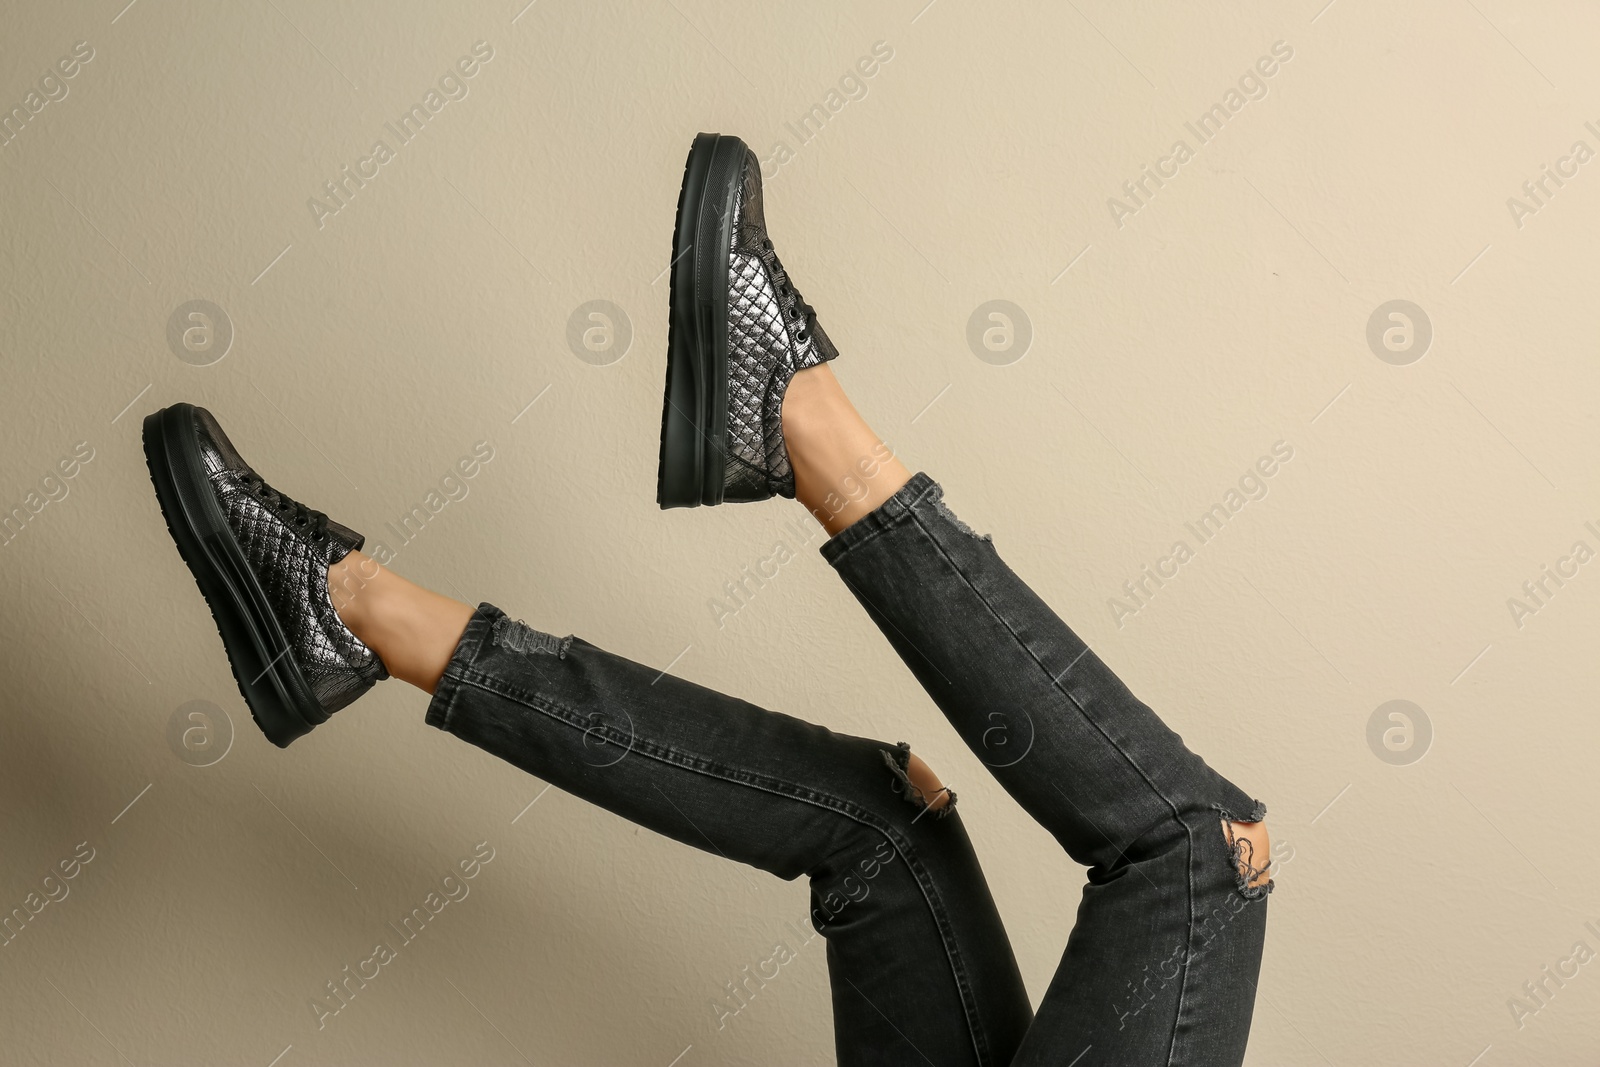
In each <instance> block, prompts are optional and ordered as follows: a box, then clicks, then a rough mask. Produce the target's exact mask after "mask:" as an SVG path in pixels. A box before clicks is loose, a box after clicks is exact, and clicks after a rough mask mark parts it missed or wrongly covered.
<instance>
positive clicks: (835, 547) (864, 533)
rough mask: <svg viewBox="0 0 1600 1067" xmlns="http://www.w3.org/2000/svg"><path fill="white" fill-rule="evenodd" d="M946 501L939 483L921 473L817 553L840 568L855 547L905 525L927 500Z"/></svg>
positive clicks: (838, 534)
mask: <svg viewBox="0 0 1600 1067" xmlns="http://www.w3.org/2000/svg"><path fill="white" fill-rule="evenodd" d="M943 499H944V490H943V489H941V488H940V487H939V483H938V482H936V481H934V480H933V479H932V478H930V477H928V475H927V474H925V473H923V472H922V471H918V472H917V473H916V474H913V475H912V476H911V480H910V481H909V482H907V483H906V484H905V485H902V486H901V487H900V488H899V489H896V490H895V492H894V495H893V496H891V497H890V498H889V499H888V500H885V501H884V502H883V503H881V504H879V505H878V506H877V507H875V508H873V509H872V510H871V511H869V512H868V513H867V514H865V515H863V516H862V517H861V518H859V519H857V520H856V521H855V522H853V523H851V524H850V525H849V526H847V527H845V528H844V529H843V530H840V531H839V532H838V533H836V534H834V535H833V536H832V537H830V538H829V539H828V540H826V541H824V542H823V543H822V547H821V548H820V549H819V550H818V551H820V552H821V553H822V558H823V559H825V560H827V561H828V562H829V563H830V564H834V565H837V563H838V561H839V560H840V559H841V558H842V557H843V556H844V554H845V553H846V552H849V551H850V550H851V549H852V548H855V547H856V546H857V545H861V544H865V543H866V542H868V541H870V540H872V539H873V538H874V537H876V536H878V535H879V534H880V533H883V532H884V531H885V530H888V529H891V528H893V527H894V526H896V525H898V524H900V523H902V522H904V521H905V520H906V518H907V517H908V516H909V515H910V514H911V509H912V508H914V507H916V506H917V505H918V504H920V503H922V502H923V501H924V500H931V501H938V500H943Z"/></svg>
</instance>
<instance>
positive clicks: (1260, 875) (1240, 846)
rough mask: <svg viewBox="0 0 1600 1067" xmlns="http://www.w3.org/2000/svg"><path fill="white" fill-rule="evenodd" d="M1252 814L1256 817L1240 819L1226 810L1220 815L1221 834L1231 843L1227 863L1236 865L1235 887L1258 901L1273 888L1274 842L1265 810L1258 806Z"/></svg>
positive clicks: (1246, 896) (1242, 893) (1244, 894)
mask: <svg viewBox="0 0 1600 1067" xmlns="http://www.w3.org/2000/svg"><path fill="white" fill-rule="evenodd" d="M1219 811H1220V809H1219ZM1252 814H1253V815H1255V816H1256V818H1254V819H1251V820H1240V819H1235V818H1234V817H1233V816H1232V815H1231V814H1230V813H1228V812H1226V811H1222V812H1221V816H1222V833H1223V837H1224V838H1225V839H1226V840H1227V842H1228V861H1229V862H1230V863H1232V864H1233V872H1234V878H1235V880H1236V883H1235V884H1236V885H1237V887H1238V889H1239V893H1240V894H1241V895H1242V896H1244V897H1245V898H1246V899H1248V900H1257V899H1259V898H1261V897H1264V896H1266V895H1267V894H1268V893H1270V892H1272V889H1273V881H1272V878H1271V876H1270V873H1269V870H1270V868H1271V866H1272V839H1271V838H1270V837H1268V835H1267V824H1266V823H1265V822H1262V821H1261V820H1262V818H1263V817H1265V815H1266V810H1265V809H1264V808H1262V807H1260V806H1259V805H1258V806H1257V810H1256V811H1255V812H1252Z"/></svg>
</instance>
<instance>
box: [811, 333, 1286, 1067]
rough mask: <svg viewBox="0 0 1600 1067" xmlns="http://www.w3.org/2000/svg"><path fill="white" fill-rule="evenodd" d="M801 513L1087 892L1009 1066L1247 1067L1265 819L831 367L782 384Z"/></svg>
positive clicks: (1261, 923) (1262, 907) (1261, 914)
mask: <svg viewBox="0 0 1600 1067" xmlns="http://www.w3.org/2000/svg"><path fill="white" fill-rule="evenodd" d="M783 431H784V437H785V439H786V441H787V443H788V449H789V459H790V462H791V464H792V465H793V468H794V471H795V489H796V496H797V497H798V498H799V499H800V501H801V502H802V503H804V504H805V505H806V506H807V508H808V509H810V510H811V512H812V514H813V515H815V516H816V517H817V519H818V521H820V522H822V523H823V525H824V526H825V527H826V528H827V529H828V531H829V532H830V533H832V534H834V535H835V536H834V537H833V539H832V540H830V541H829V542H827V543H826V544H825V545H824V546H823V550H822V551H823V555H824V556H825V557H826V558H827V559H828V561H829V562H830V563H832V564H833V566H834V567H835V568H836V569H837V570H838V572H839V575H840V577H842V578H843V579H844V581H845V583H846V584H847V585H848V586H849V587H850V589H851V591H852V592H853V593H854V594H855V596H856V598H857V599H858V600H859V601H860V602H861V604H862V605H863V606H864V607H865V608H866V609H867V612H868V614H869V615H870V616H871V617H872V619H873V621H874V622H876V623H877V624H878V626H879V628H880V629H881V630H882V631H883V633H884V636H885V637H887V638H888V639H889V641H890V643H891V644H893V645H894V647H895V649H896V651H898V652H899V653H900V656H901V658H902V659H904V661H905V663H906V665H907V666H908V667H910V669H911V671H912V673H914V674H915V675H916V676H917V679H918V680H919V681H920V682H921V683H922V685H923V687H924V688H925V689H926V690H927V691H928V694H929V695H930V696H931V697H932V698H933V700H934V702H935V703H936V704H937V705H938V706H939V708H940V710H942V711H943V712H944V714H945V716H946V717H947V718H948V719H949V720H950V722H951V724H952V725H954V726H955V728H956V730H957V731H958V732H959V733H960V734H961V736H962V737H963V739H965V741H966V742H967V744H968V746H970V747H971V748H972V750H973V751H974V752H975V753H977V755H978V757H979V758H980V759H982V760H983V762H984V763H985V764H986V765H987V766H988V767H989V769H990V770H991V772H992V773H993V774H994V776H995V777H996V779H998V780H999V781H1000V783H1001V784H1002V785H1003V786H1004V787H1005V788H1006V790H1007V791H1008V792H1010V793H1011V795H1012V796H1014V797H1015V798H1016V799H1017V800H1018V801H1019V802H1020V803H1021V804H1022V806H1023V807H1024V808H1026V809H1027V811H1028V812H1029V814H1031V815H1032V816H1033V817H1034V818H1035V819H1037V820H1038V821H1039V822H1040V824H1042V825H1043V826H1044V827H1045V828H1046V829H1048V830H1049V831H1050V832H1051V833H1052V834H1053V835H1055V837H1056V839H1057V840H1058V841H1060V842H1061V844H1062V846H1063V847H1064V848H1065V849H1066V850H1067V852H1068V853H1069V854H1070V855H1071V856H1072V857H1073V858H1074V859H1075V860H1077V861H1078V862H1080V863H1082V864H1084V865H1086V866H1087V867H1089V884H1088V886H1087V888H1086V889H1085V890H1084V894H1083V899H1082V901H1081V903H1080V905H1079V908H1078V922H1077V925H1076V926H1075V927H1074V929H1073V932H1072V936H1071V938H1070V940H1069V941H1068V944H1067V949H1066V953H1065V956H1064V957H1063V959H1062V963H1061V966H1060V968H1059V970H1058V971H1057V973H1056V976H1055V979H1054V981H1053V982H1052V983H1051V986H1050V990H1049V993H1048V994H1047V996H1046V997H1045V1000H1044V1002H1043V1003H1042V1004H1041V1006H1040V1009H1039V1013H1038V1018H1037V1020H1036V1021H1035V1023H1034V1026H1033V1029H1032V1030H1031V1031H1030V1032H1029V1035H1028V1038H1027V1040H1026V1042H1025V1043H1024V1048H1023V1050H1022V1052H1021V1053H1020V1054H1019V1056H1018V1058H1017V1061H1016V1062H1017V1063H1018V1064H1033V1063H1066V1062H1078V1061H1075V1060H1073V1057H1075V1056H1078V1055H1079V1054H1080V1053H1086V1055H1085V1056H1084V1058H1083V1060H1082V1061H1081V1062H1082V1063H1083V1064H1085V1065H1087V1064H1171V1065H1176V1064H1185V1065H1187V1064H1203V1065H1219V1064H1237V1063H1239V1062H1240V1061H1241V1060H1242V1059H1243V1056H1244V1048H1245V1042H1246V1038H1247V1037H1248V1035H1249V1030H1250V1017H1251V1011H1252V1007H1253V1004H1254V998H1255V982H1256V977H1257V973H1258V971H1259V967H1260V959H1261V950H1262V945H1263V938H1264V935H1265V929H1266V926H1265V924H1266V894H1267V892H1268V891H1269V890H1270V888H1271V883H1270V881H1269V880H1268V878H1267V875H1266V870H1265V869H1266V867H1267V862H1268V855H1269V848H1270V845H1269V843H1268V840H1267V836H1266V829H1265V826H1264V825H1263V824H1262V823H1261V820H1262V818H1263V817H1264V815H1265V808H1264V807H1263V806H1262V805H1261V804H1260V803H1259V802H1257V801H1255V800H1254V799H1252V798H1251V797H1250V796H1249V795H1248V794H1246V793H1244V792H1243V791H1241V790H1240V789H1239V788H1238V787H1236V786H1235V785H1233V784H1232V783H1231V782H1228V781H1227V780H1226V779H1224V778H1223V777H1222V776H1221V775H1219V774H1217V773H1216V772H1215V771H1213V770H1212V769H1211V768H1210V767H1208V766H1207V765H1206V764H1205V763H1204V762H1203V761H1202V760H1201V759H1200V758H1199V757H1198V756H1196V755H1195V754H1194V753H1192V752H1190V751H1189V750H1188V749H1187V748H1186V747H1184V744H1183V741H1182V739H1181V738H1179V737H1178V735H1177V734H1175V733H1173V732H1172V731H1171V730H1170V729H1168V728H1167V727H1166V726H1165V725H1164V724H1163V723H1162V722H1161V720H1160V719H1159V718H1158V717H1157V716H1156V714H1155V713H1154V712H1153V711H1151V710H1150V708H1148V707H1147V706H1145V705H1144V704H1143V703H1141V702H1140V701H1139V700H1138V699H1136V698H1135V697H1134V696H1133V694H1132V693H1130V692H1129V691H1128V689H1127V687H1126V686H1124V685H1123V684H1122V682H1121V681H1120V680H1118V678H1117V677H1116V675H1115V674H1113V673H1112V672H1111V670H1110V668H1108V667H1107V666H1106V665H1105V664H1104V663H1102V662H1101V661H1100V659H1099V657H1097V656H1096V655H1095V654H1094V653H1093V652H1092V651H1090V650H1089V648H1088V646H1086V645H1085V644H1084V642H1083V641H1082V640H1081V639H1079V638H1078V636H1077V635H1076V634H1074V633H1073V632H1072V630H1071V629H1069V628H1068V627H1067V625H1066V624H1065V623H1063V622H1062V621H1061V620H1060V619H1059V618H1058V617H1057V616H1056V615H1055V613H1054V612H1052V611H1051V610H1050V608H1049V607H1048V606H1046V605H1045V604H1044V602H1043V601H1041V600H1040V599H1039V598H1038V597H1037V596H1035V595H1034V593H1033V592H1032V590H1030V589H1029V588H1028V587H1027V585H1026V584H1025V583H1024V582H1023V581H1022V580H1021V579H1020V578H1018V577H1017V576H1016V575H1015V574H1014V573H1012V571H1011V570H1010V569H1009V568H1008V567H1007V566H1006V565H1005V563H1004V562H1002V561H1001V559H1000V557H999V555H998V554H997V553H996V551H995V548H994V545H993V544H992V543H991V542H990V540H989V539H988V538H987V537H980V536H978V535H977V534H975V533H973V531H972V530H971V529H969V528H968V527H967V526H966V525H965V524H963V523H962V522H961V521H960V520H959V519H957V518H956V517H955V515H954V514H953V513H952V512H951V511H950V510H949V508H948V507H946V506H945V504H944V503H943V500H942V493H941V491H940V488H939V486H938V485H937V484H935V483H934V482H933V481H932V480H931V479H929V478H928V476H927V475H925V474H919V475H916V476H915V477H912V476H911V475H910V473H909V472H908V471H907V470H906V468H905V467H904V466H902V465H901V464H900V462H899V461H898V460H896V459H894V458H893V457H892V456H891V455H889V453H888V450H887V449H886V448H885V447H884V446H883V445H882V443H881V442H880V441H879V439H878V437H877V436H876V435H875V434H874V433H872V431H871V430H870V428H868V427H867V425H866V424H865V423H864V422H863V421H862V420H861V418H860V416H859V415H857V414H856V412H855V409H854V408H853V407H851V405H850V403H849V401H848V400H847V399H846V398H845V396H844V393H843V391H842V390H841V389H840V388H839V387H838V383H837V382H836V381H835V380H834V379H833V376H832V373H831V371H829V369H828V368H827V366H826V364H824V365H822V366H819V367H815V368H812V369H809V370H802V371H800V372H799V373H798V374H796V375H795V377H794V380H793V381H792V382H791V383H790V386H789V393H788V396H787V398H786V400H785V404H784V408H783Z"/></svg>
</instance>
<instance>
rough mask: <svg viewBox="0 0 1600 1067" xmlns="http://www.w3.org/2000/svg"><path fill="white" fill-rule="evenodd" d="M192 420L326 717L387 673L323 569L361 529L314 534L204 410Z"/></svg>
mask: <svg viewBox="0 0 1600 1067" xmlns="http://www.w3.org/2000/svg"><path fill="white" fill-rule="evenodd" d="M195 421H196V426H195V432H196V434H197V437H198V440H199V444H200V454H201V456H202V458H203V459H204V460H205V464H206V471H207V474H208V476H209V478H210V481H211V487H212V490H213V491H214V492H215V493H216V497H217V502H218V503H219V504H220V505H221V506H222V513H223V515H224V516H225V517H226V519H227V522H228V527H229V529H231V530H232V531H233V535H234V538H235V539H236V540H237V541H238V542H239V545H240V547H241V548H242V549H243V550H244V555H245V559H246V561H247V562H248V563H249V566H250V570H251V572H252V573H253V574H254V575H255V577H256V580H257V581H258V582H259V583H260V584H261V588H262V591H263V592H265V594H266V596H267V599H268V601H269V602H270V603H271V605H272V610H273V614H274V615H275V616H276V618H277V620H278V624H279V625H280V626H282V627H283V632H284V635H285V637H286V638H287V639H288V641H289V648H288V650H287V653H286V657H292V658H293V660H294V663H295V664H296V665H297V666H298V667H299V668H300V671H301V672H302V673H303V675H304V676H305V678H306V681H307V682H308V683H309V684H310V686H311V691H312V692H313V693H314V694H315V695H316V697H317V699H318V701H320V702H321V704H322V708H323V710H324V711H326V712H327V713H329V714H330V715H331V714H332V713H333V712H335V711H338V710H339V709H340V708H343V707H345V706H346V705H348V704H349V703H351V702H352V701H354V700H355V699H356V698H357V697H359V696H361V695H362V694H363V693H365V692H366V691H367V690H368V689H370V688H372V686H373V684H374V683H375V682H378V681H381V680H382V679H384V678H386V677H388V672H387V671H386V670H384V667H383V663H382V661H381V660H379V659H378V656H377V654H376V653H374V652H373V651H372V650H371V649H370V648H368V647H367V646H366V645H365V644H363V643H362V642H361V640H360V638H358V637H356V635H355V634H353V633H351V632H350V630H349V629H348V628H347V627H346V626H345V625H344V623H343V621H342V620H340V618H339V616H338V614H337V613H336V612H335V611H334V610H333V603H332V601H331V600H329V598H328V567H329V566H330V565H331V564H334V563H337V562H338V561H339V560H341V559H343V558H344V557H345V555H346V554H347V553H348V552H350V551H351V550H352V549H356V548H360V547H361V544H362V538H361V535H360V534H358V533H356V532H355V531H354V530H351V529H349V528H348V527H344V526H340V525H339V524H338V523H334V522H328V523H327V527H326V532H325V533H322V534H321V535H320V536H319V535H318V530H319V526H320V524H318V523H308V524H307V525H306V526H305V527H303V528H302V527H300V526H297V525H296V524H295V522H294V520H293V518H292V517H291V516H292V513H293V511H294V508H295V505H294V502H293V501H288V503H287V506H286V505H285V504H284V503H283V502H282V500H281V499H279V495H278V494H276V492H275V491H274V490H272V488H271V487H270V486H268V485H265V483H263V482H261V480H260V476H259V475H258V474H256V472H255V471H254V470H252V469H251V467H250V465H249V464H248V463H246V462H245V461H244V460H243V458H241V457H240V455H239V453H238V451H237V450H236V449H235V448H234V447H233V443H232V442H231V441H229V440H228V437H227V435H226V434H224V433H223V432H222V427H221V426H220V425H218V424H217V421H216V419H215V418H213V417H212V416H211V413H210V412H207V411H204V410H203V409H200V410H197V412H196V415H195ZM283 499H286V498H283ZM269 500H272V501H274V503H275V505H276V506H274V505H273V504H269V502H268V501H269ZM286 511H287V512H288V513H289V514H285V512H286Z"/></svg>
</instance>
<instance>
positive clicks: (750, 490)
mask: <svg viewBox="0 0 1600 1067" xmlns="http://www.w3.org/2000/svg"><path fill="white" fill-rule="evenodd" d="M733 223H734V224H733V242H732V246H731V247H730V248H729V249H728V432H727V437H726V439H725V440H726V448H727V463H726V469H725V471H724V477H723V487H724V489H723V499H725V500H729V501H737V500H764V499H766V498H767V497H770V496H772V495H773V494H774V493H776V494H778V495H780V496H786V497H793V496H794V471H793V469H792V468H791V467H790V465H789V453H788V450H787V449H786V448H785V447H784V443H783V417H782V416H783V395H784V392H785V391H786V390H787V389H788V386H789V380H790V379H791V378H793V377H794V375H795V373H796V372H797V371H800V370H804V369H805V368H807V367H814V366H816V365H817V364H818V363H822V362H824V361H826V360H830V359H833V358H834V357H835V356H837V355H838V354H839V353H838V350H837V349H835V348H834V347H833V343H832V342H831V341H829V340H828V336H827V334H825V333H823V332H822V328H821V327H820V326H819V325H817V323H816V321H815V316H814V315H813V314H812V313H811V309H810V307H809V305H807V304H806V303H805V300H804V298H802V297H801V296H800V294H799V293H798V292H796V291H795V290H794V287H793V285H792V284H787V283H788V272H787V271H785V270H784V267H783V264H782V262H781V261H780V260H779V259H778V256H777V253H775V252H774V251H773V250H772V248H771V242H770V240H769V239H768V236H767V225H766V215H765V210H764V205H763V203H762V191H761V164H760V161H759V160H757V159H756V156H755V153H754V152H751V151H749V150H746V152H745V159H744V168H743V174H742V176H741V181H740V188H739V191H738V194H737V195H736V197H735V200H734V219H733Z"/></svg>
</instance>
